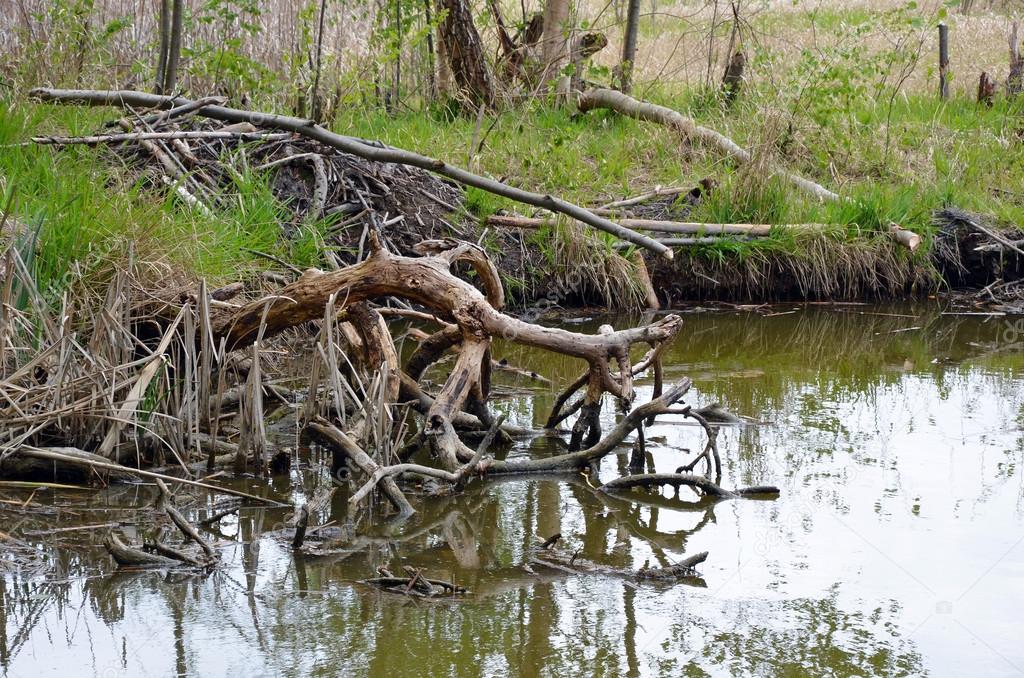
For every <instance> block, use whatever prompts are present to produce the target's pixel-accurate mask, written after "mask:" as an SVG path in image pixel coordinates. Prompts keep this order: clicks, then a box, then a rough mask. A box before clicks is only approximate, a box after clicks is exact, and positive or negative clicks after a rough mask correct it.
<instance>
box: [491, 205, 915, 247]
mask: <svg viewBox="0 0 1024 678" xmlns="http://www.w3.org/2000/svg"><path fill="white" fill-rule="evenodd" d="M618 222H619V223H620V224H622V225H623V226H628V227H629V228H634V229H637V230H639V231H649V232H653V233H678V234H683V235H696V236H700V237H696V238H655V240H657V241H658V242H660V243H661V244H662V245H665V246H666V247H679V246H683V245H712V244H716V243H718V242H721V239H720V237H719V236H726V235H729V236H743V237H746V238H767V237H768V236H770V235H771V233H772V231H773V230H775V231H797V232H804V233H814V232H822V233H823V232H826V231H829V230H834V229H839V228H843V227H842V226H839V225H837V224H711V223H701V222H690V221H664V220H660V219H631V218H622V219H619V220H618ZM485 223H486V224H488V225H490V226H501V227H506V228H541V227H542V226H550V225H553V224H554V223H555V220H554V217H553V216H552V217H521V216H514V215H504V214H500V215H499V214H493V215H491V216H489V217H487V218H486V219H485ZM888 234H889V236H890V237H892V239H893V240H894V241H895V242H897V243H898V244H900V245H902V246H903V247H906V248H907V249H909V250H910V251H911V252H913V251H914V250H916V249H917V248H918V246H919V245H920V244H921V242H922V240H921V236H919V235H918V234H916V233H914V232H913V231H908V230H907V229H905V228H903V227H902V226H900V225H899V224H890V225H889V231H888ZM614 247H615V248H616V249H626V248H628V247H632V244H631V243H626V242H619V243H615V245H614Z"/></svg>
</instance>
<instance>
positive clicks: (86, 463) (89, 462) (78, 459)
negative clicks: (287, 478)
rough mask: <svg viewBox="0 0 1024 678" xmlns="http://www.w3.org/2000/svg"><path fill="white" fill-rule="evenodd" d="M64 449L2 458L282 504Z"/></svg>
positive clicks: (18, 451)
mask: <svg viewBox="0 0 1024 678" xmlns="http://www.w3.org/2000/svg"><path fill="white" fill-rule="evenodd" d="M58 450H59V451H58ZM64 450H65V448H42V447H28V446H22V447H19V448H17V449H15V450H13V451H11V452H8V453H7V454H6V455H5V457H4V458H5V459H7V458H10V457H17V456H24V457H30V458H33V459H46V460H49V461H56V462H63V463H65V464H72V465H77V466H81V467H83V468H89V469H98V470H100V471H112V472H114V473H118V474H124V475H131V476H141V477H143V478H157V479H160V480H164V481H166V482H169V483H178V484H181V485H191V486H192V487H201V488H203V489H205V490H210V491H212V492H219V493H221V494H229V495H232V496H235V497H241V498H243V499H251V500H253V501H258V502H260V503H263V504H271V505H275V506H284V504H281V503H280V502H277V501H274V500H273V499H267V498H266V497H257V496H256V495H255V494H249V493H248V492H242V491H240V490H235V489H232V488H230V487H218V486H217V485H211V484H209V483H204V482H200V481H198V480H191V479H189V478H176V477H174V476H169V475H164V474H162V473H153V472H152V471H146V470H143V469H138V468H130V467H128V466H122V465H121V464H114V463H111V462H106V461H97V460H95V459H93V458H92V457H87V456H83V455H87V454H88V453H85V452H82V451H81V450H76V452H77V454H68V453H66V452H65V451H64Z"/></svg>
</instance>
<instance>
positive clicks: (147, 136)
mask: <svg viewBox="0 0 1024 678" xmlns="http://www.w3.org/2000/svg"><path fill="white" fill-rule="evenodd" d="M291 136H292V135H291V134H290V133H288V132H224V131H221V130H188V131H181V130H179V131H174V132H125V133H123V134H94V135H91V136H84V137H62V136H37V137H32V143H34V144H40V145H43V146H49V145H57V146H71V145H75V144H84V145H95V144H117V143H121V142H122V141H152V140H154V139H163V140H167V139H238V140H239V141H281V140H284V139H288V138H290V137H291Z"/></svg>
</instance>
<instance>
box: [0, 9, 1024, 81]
mask: <svg viewBox="0 0 1024 678" xmlns="http://www.w3.org/2000/svg"><path fill="white" fill-rule="evenodd" d="M90 4H91V9H90V10H82V9H81V7H85V3H81V2H75V1H74V0H61V1H60V2H52V1H51V0H3V2H2V3H0V5H3V6H4V11H2V12H0V52H2V53H3V54H5V55H6V56H5V57H0V65H4V64H3V61H5V60H8V59H9V60H11V61H14V60H18V59H24V58H25V56H26V54H27V51H28V50H29V48H30V46H31V45H33V44H35V45H45V44H47V42H48V40H49V39H50V38H51V37H52V35H51V33H53V32H55V31H57V30H59V29H60V27H61V23H62V22H63V23H66V24H68V25H71V24H73V23H74V22H75V21H76V20H77V19H75V16H76V15H75V12H81V11H88V12H89V17H90V18H89V20H88V23H89V25H90V26H92V27H93V29H94V30H95V29H96V27H107V26H118V30H117V32H116V33H114V34H112V35H110V36H109V37H108V38H106V39H105V42H104V45H103V46H102V49H103V51H104V52H106V53H107V55H108V56H109V59H108V60H107V64H106V68H107V69H108V70H107V72H106V73H103V74H102V75H103V76H104V79H105V80H107V82H105V83H103V84H105V85H108V86H139V85H140V84H141V83H140V82H138V81H139V78H140V65H141V64H147V63H149V61H150V59H149V55H150V52H151V51H152V50H153V47H154V43H155V36H156V22H157V19H158V17H157V13H158V3H157V2H147V3H138V2H135V1H134V0H95V2H93V3H90ZM185 4H186V6H187V7H188V8H189V14H190V16H191V17H193V21H191V23H190V25H189V32H188V35H187V37H186V47H188V46H193V47H195V46H203V45H205V46H207V47H208V46H211V45H218V44H223V41H224V40H225V39H226V38H227V39H230V38H237V39H238V40H239V41H240V44H239V45H238V46H237V47H236V48H234V49H235V51H237V53H238V54H240V55H242V56H244V57H246V58H248V59H251V60H252V61H253V62H254V63H257V64H262V65H263V66H265V67H266V68H268V69H269V70H270V71H273V72H277V73H288V72H295V70H296V69H297V68H299V69H301V68H302V67H303V66H305V65H306V62H307V61H308V60H309V55H308V50H309V47H310V43H311V37H310V31H311V29H312V30H313V31H315V23H316V22H315V19H316V11H317V9H318V6H319V3H318V2H316V1H315V0H269V1H264V2H252V1H251V0H213V1H211V0H186V3H185ZM377 6H378V3H371V2H368V1H367V2H365V3H363V2H344V3H342V2H338V1H337V0H328V4H327V9H328V12H327V20H326V24H325V34H324V55H325V64H327V66H328V69H329V71H332V73H331V75H334V76H337V75H338V74H340V73H342V72H345V71H360V70H361V69H363V68H364V67H365V64H366V59H365V57H366V56H367V55H368V54H369V53H370V52H371V51H372V50H373V49H374V47H373V45H372V41H371V38H370V36H371V33H372V32H373V30H374V28H375V26H377V25H378V21H377V18H376V17H375V13H376V11H377V9H376V8H377ZM735 6H736V8H737V9H738V15H739V18H740V22H739V24H740V30H739V32H738V34H737V35H736V36H733V24H734V21H733V4H732V3H730V2H728V1H727V0H704V1H702V2H692V1H681V2H671V1H666V0H644V2H643V4H642V8H641V12H642V24H641V30H640V38H639V49H638V57H637V63H636V75H637V81H638V82H640V83H647V84H652V83H660V84H663V85H665V86H666V87H667V88H668V89H672V90H674V89H679V88H680V87H693V86H698V85H701V84H703V83H704V82H706V81H708V80H717V79H718V78H720V77H721V72H722V70H723V67H724V64H725V62H726V58H727V54H728V52H729V47H730V44H734V40H735V44H740V45H742V47H743V48H744V49H745V50H747V51H751V50H754V51H761V52H762V53H764V54H766V55H769V56H770V57H771V63H772V67H771V69H772V72H773V73H775V74H781V73H783V72H785V71H786V69H787V67H790V66H793V65H794V64H795V63H796V62H797V61H798V60H799V58H800V55H801V53H802V51H804V50H810V51H812V52H817V53H824V52H826V51H827V50H829V49H833V48H835V47H836V46H837V45H841V44H855V43H858V42H860V43H863V46H864V47H866V48H867V49H869V50H885V49H891V48H892V47H893V45H894V42H895V41H896V40H897V39H898V37H897V36H896V35H894V34H893V33H892V32H891V31H887V30H885V29H884V28H881V27H878V26H876V27H875V28H874V29H873V30H871V31H870V32H868V33H867V34H865V35H860V36H858V35H856V34H854V31H853V28H854V27H856V26H858V25H862V24H865V23H867V24H869V25H872V24H874V23H875V21H876V19H880V18H881V17H883V16H884V14H885V13H886V12H892V11H893V10H896V9H898V8H901V7H903V8H907V7H911V9H909V10H908V14H909V15H911V16H914V17H917V18H918V19H919V21H920V26H919V27H918V28H917V29H916V37H915V43H918V42H919V43H920V45H921V55H922V56H921V59H920V62H919V63H918V65H917V67H916V68H915V70H914V72H913V73H912V74H911V75H910V77H909V78H908V80H907V81H906V83H905V84H904V88H903V91H905V92H918V91H924V90H929V89H932V88H934V87H937V74H936V71H937V65H938V34H937V30H936V28H935V26H936V23H937V22H938V20H939V18H940V9H941V8H942V7H943V6H944V3H942V2H937V1H935V0H931V1H925V2H919V3H911V2H910V0H754V1H750V0H737V1H736V5H735ZM474 7H475V9H476V12H477V24H478V26H479V28H480V30H481V32H482V33H483V34H484V38H485V41H486V42H487V43H488V44H489V45H491V46H496V45H497V39H496V36H495V33H494V28H493V25H494V22H493V18H492V16H491V14H490V11H489V9H488V5H487V3H485V2H477V3H475V5H474ZM252 9H255V10H257V11H258V14H254V13H250V12H248V11H247V10H252ZM541 9H542V6H541V4H540V3H539V2H536V1H535V2H531V3H520V2H517V1H514V0H506V1H505V2H504V3H503V11H504V13H505V19H506V22H507V23H509V24H513V25H514V24H517V23H518V22H521V21H522V18H523V14H524V11H525V14H526V15H527V16H529V15H531V14H532V13H534V12H536V11H540V10H541ZM1015 9H1016V10H1018V11H1024V8H1017V7H1016V6H1015V5H1012V4H1010V3H1006V2H994V3H986V2H984V1H981V2H975V3H974V6H973V7H972V8H971V10H970V12H969V13H966V14H965V13H963V12H961V11H960V10H959V8H958V7H956V8H949V12H948V16H946V17H945V21H946V23H947V24H948V25H949V27H950V61H951V69H952V74H953V79H952V89H953V92H954V93H957V92H960V93H964V94H970V93H972V92H973V91H974V89H975V88H976V86H977V80H978V76H979V74H980V73H981V71H983V70H984V71H987V72H988V73H989V74H990V75H992V76H994V77H995V79H996V80H997V81H1002V80H1003V79H1005V76H1006V73H1007V71H1008V42H1007V39H1008V34H1009V30H1010V26H1011V22H1012V20H1013V18H1014V16H1013V11H1014V10H1015ZM405 11H406V12H410V11H415V12H420V11H422V7H421V6H420V5H419V4H416V5H415V6H413V5H411V4H410V5H409V6H408V7H407V8H406V9H405ZM573 11H574V13H575V17H576V19H577V21H578V25H580V26H581V27H582V28H581V30H599V31H602V32H604V33H605V34H606V35H607V36H608V38H609V45H608V47H607V48H605V49H604V50H603V51H602V52H601V53H599V54H598V55H597V57H596V58H595V63H598V64H601V65H604V66H607V67H609V68H611V67H613V66H614V65H615V64H616V63H617V61H618V59H619V55H620V54H621V45H622V27H623V24H624V18H625V11H626V0H583V1H582V2H580V3H576V4H574V7H573ZM243 23H245V24H248V25H249V30H246V29H244V28H243ZM879 23H880V21H879ZM408 35H409V37H410V39H414V37H413V36H414V35H416V31H415V27H414V26H412V27H410V29H409V34H408ZM419 35H420V36H421V37H422V33H420V34H419ZM414 51H416V52H417V53H421V52H422V50H414ZM65 56H69V55H65ZM37 57H38V58H43V57H44V55H37ZM188 58H189V56H188V55H186V60H187V59H188ZM196 58H199V57H196ZM414 58H416V57H414ZM53 61H54V63H53V64H52V65H53V66H55V67H56V66H59V67H60V68H62V69H66V68H69V67H72V66H73V62H74V59H65V60H64V63H61V64H58V63H56V61H57V60H56V59H54V60H53ZM69 62H71V63H69ZM6 66H7V67H8V68H9V67H11V66H12V63H11V62H8V63H7V64H6ZM709 74H710V76H709ZM65 75H66V74H63V73H53V72H51V73H50V74H49V78H50V79H51V80H53V81H57V80H60V79H61V78H62V77H63V76H65ZM89 75H92V76H94V77H92V78H90V77H84V78H82V79H83V82H88V81H89V80H93V79H95V76H96V75H97V74H96V73H91V74H89ZM44 77H45V76H44ZM186 77H187V76H186ZM780 77H781V75H780ZM94 84H98V83H94ZM184 84H185V85H186V86H188V85H189V84H190V83H189V82H188V81H187V80H186V82H185V83H184Z"/></svg>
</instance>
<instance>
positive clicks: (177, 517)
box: [156, 478, 218, 564]
mask: <svg viewBox="0 0 1024 678" xmlns="http://www.w3.org/2000/svg"><path fill="white" fill-rule="evenodd" d="M156 485H157V487H159V488H160V502H161V503H162V504H163V509H164V512H165V513H166V514H167V517H168V518H170V519H171V522H172V523H174V525H175V526H176V527H177V528H178V529H179V530H181V533H182V534H184V535H185V536H186V537H188V538H189V539H190V540H192V541H194V542H195V543H196V544H198V545H199V548H201V549H202V550H203V553H204V554H205V555H206V562H207V564H211V563H215V562H216V561H217V559H218V558H217V552H216V551H214V550H213V547H212V546H210V544H209V543H208V542H207V541H206V540H205V539H203V537H202V536H201V535H200V534H199V531H198V530H196V528H195V527H193V526H192V524H191V523H189V522H188V521H187V520H185V516H183V515H181V513H180V512H179V511H178V509H177V508H175V506H174V499H173V497H172V496H171V493H170V491H169V490H168V489H167V485H166V484H165V483H164V481H163V480H161V479H159V478H157V481H156Z"/></svg>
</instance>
